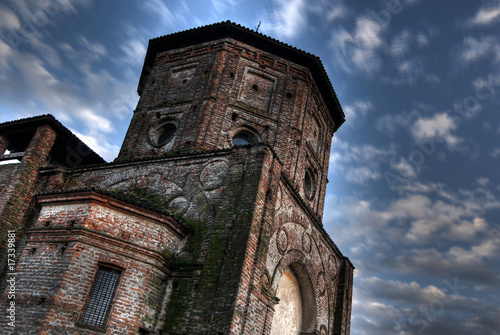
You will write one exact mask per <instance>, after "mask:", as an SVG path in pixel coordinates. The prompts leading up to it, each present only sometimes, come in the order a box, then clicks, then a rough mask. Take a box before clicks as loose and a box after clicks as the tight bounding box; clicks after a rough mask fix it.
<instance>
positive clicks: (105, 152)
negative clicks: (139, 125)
mask: <svg viewBox="0 0 500 335" xmlns="http://www.w3.org/2000/svg"><path fill="white" fill-rule="evenodd" d="M71 131H72V132H73V133H74V134H75V135H76V136H77V137H78V138H80V139H81V140H82V141H83V142H85V144H87V145H88V146H89V147H90V148H91V149H92V150H94V151H95V152H97V154H98V155H99V156H101V157H102V158H104V159H105V160H106V161H108V162H110V161H112V160H113V159H114V158H115V157H116V156H117V155H118V152H119V151H120V147H118V146H117V145H114V144H112V143H111V142H109V139H108V138H107V137H105V136H99V137H96V136H95V134H91V135H88V136H87V135H83V134H81V133H79V132H77V131H75V130H71Z"/></svg>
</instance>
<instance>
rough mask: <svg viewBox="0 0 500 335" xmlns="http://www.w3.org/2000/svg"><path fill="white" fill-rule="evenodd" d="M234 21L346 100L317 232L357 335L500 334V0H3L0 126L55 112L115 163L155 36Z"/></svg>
mask: <svg viewBox="0 0 500 335" xmlns="http://www.w3.org/2000/svg"><path fill="white" fill-rule="evenodd" d="M228 19H229V20H231V21H234V22H237V23H240V24H242V25H244V26H246V27H249V28H255V27H257V25H258V24H259V22H261V24H260V28H259V32H262V33H264V34H266V35H269V36H272V37H274V38H277V39H279V40H281V41H283V42H286V43H288V44H291V45H293V46H296V47H298V48H300V49H302V50H305V51H308V52H311V53H313V54H315V55H317V56H319V57H320V58H321V59H322V61H323V63H324V65H325V68H326V70H327V72H328V74H329V76H330V79H331V81H332V83H333V86H334V89H335V90H336V92H337V95H338V97H339V100H340V102H341V104H342V105H343V108H344V111H345V113H346V119H347V121H346V123H345V124H344V125H343V126H342V127H341V128H340V129H339V130H338V132H337V133H336V134H335V137H334V140H333V145H332V153H331V166H330V173H329V179H330V183H329V186H328V190H327V202H326V206H325V219H324V224H325V227H326V229H327V231H328V232H329V233H330V234H331V236H332V238H333V240H334V241H335V242H336V243H337V244H338V246H339V247H340V249H341V250H342V251H343V252H344V254H345V255H346V256H348V257H349V258H350V259H351V260H352V262H353V263H354V264H355V266H356V271H355V275H356V277H355V282H354V298H353V316H352V329H351V334H355V335H358V334H371V335H377V334H383V335H392V334H398V335H407V334H440V335H442V334H455V335H461V334H468V335H470V334H498V330H499V329H500V307H499V306H500V301H499V300H500V299H499V296H498V292H499V289H500V288H499V286H500V276H499V268H500V262H499V258H498V256H497V255H498V254H499V251H500V225H499V222H498V220H499V219H498V218H499V217H500V215H499V214H500V186H499V185H500V184H499V179H500V172H499V171H500V170H499V168H498V167H499V163H500V141H499V140H498V139H499V137H500V113H499V110H500V108H499V107H500V2H498V1H493V0H490V1H483V2H481V1H465V0H462V1H430V0H390V1H367V0H364V1H360V0H350V1H343V0H335V1H334V0H264V1H257V0H256V1H243V0H203V1H198V0H193V1H187V0H184V1H183V0H180V1H169V0H145V1H141V2H132V1H99V2H97V1H92V0H47V1H35V0H12V1H10V0H3V1H2V3H1V4H0V87H1V89H0V122H4V121H8V120H13V119H19V118H24V117H29V116H34V115H39V114H45V113H51V114H53V115H54V116H55V117H56V118H57V119H59V120H60V121H61V122H62V123H64V124H65V125H66V126H67V127H68V128H70V129H71V130H72V131H73V132H74V133H75V134H77V135H78V136H79V137H80V138H81V139H82V140H84V141H85V142H86V143H87V144H88V145H89V146H91V147H92V148H93V149H94V150H96V151H97V152H98V153H99V154H101V155H102V156H103V157H104V158H105V159H106V160H108V161H111V160H113V158H114V157H115V156H116V155H117V153H118V150H119V147H120V145H121V142H122V140H123V137H124V136H125V132H126V129H127V127H128V123H129V121H130V119H131V117H132V111H133V110H134V108H135V105H136V102H137V100H138V96H137V93H136V89H137V83H138V79H139V75H140V71H141V67H142V62H143V58H144V55H145V52H146V47H147V43H148V40H149V39H150V38H154V37H157V36H161V35H165V34H169V33H173V32H176V31H180V30H185V29H190V28H194V27H198V26H201V25H206V24H211V23H215V22H219V21H225V20H228Z"/></svg>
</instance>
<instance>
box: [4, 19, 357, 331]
mask: <svg viewBox="0 0 500 335" xmlns="http://www.w3.org/2000/svg"><path fill="white" fill-rule="evenodd" d="M138 92H139V95H140V100H139V102H138V105H137V108H136V110H135V111H134V115H133V117H132V120H131V123H130V127H129V129H128V132H127V134H126V136H125V140H124V142H123V145H122V148H121V150H120V153H119V155H118V157H117V158H116V159H115V161H114V162H111V163H105V162H104V161H103V160H102V159H101V158H100V157H98V156H97V155H96V154H95V153H94V152H92V151H91V150H90V149H88V148H87V147H86V146H85V145H84V144H83V143H81V142H80V141H79V140H78V139H76V138H75V137H74V136H73V135H72V134H71V133H70V132H69V131H68V130H67V129H66V128H64V126H62V125H61V124H60V123H58V122H57V121H56V120H55V119H53V117H51V116H41V117H36V118H31V119H25V120H19V121H13V122H9V123H5V124H0V150H1V151H0V153H4V152H5V150H9V151H10V154H9V155H4V156H3V158H2V159H3V160H6V159H8V158H16V159H19V160H20V163H19V164H11V165H4V166H1V165H0V173H1V175H0V191H1V194H0V217H1V218H2V226H1V229H2V230H1V235H0V237H1V241H2V247H3V248H4V249H3V253H4V254H5V241H6V238H7V231H8V230H16V236H17V241H18V243H17V253H16V255H17V259H16V261H17V282H16V297H15V299H14V301H15V304H16V322H15V324H14V326H15V327H14V328H13V327H12V325H13V324H12V323H11V324H8V319H7V318H6V317H3V314H2V313H3V312H4V311H5V310H6V309H7V307H8V306H9V304H10V303H11V301H13V299H10V298H9V297H8V294H7V291H8V287H7V288H6V291H5V292H6V293H5V294H4V295H3V297H2V305H1V306H0V308H1V310H0V318H3V319H2V320H1V323H0V332H1V333H2V334H101V333H106V334H137V333H140V334H280V333H281V334H289V333H293V334H349V328H350V310H351V299H352V274H353V269H354V267H353V266H352V264H351V263H350V262H349V260H348V259H347V258H346V257H344V256H343V255H342V253H341V252H340V251H339V250H338V248H337V247H336V245H335V244H334V242H333V241H332V240H331V238H330V237H329V236H328V234H327V233H326V232H325V230H324V229H323V225H322V222H321V220H322V216H323V208H324V200H325V190H326V185H327V182H328V180H327V175H328V164H329V157H330V143H331V139H332V136H333V133H334V132H335V131H336V130H337V129H338V127H339V126H340V125H341V124H342V122H343V121H344V115H343V113H342V110H341V107H340V104H339V102H338V101H337V98H336V96H335V93H334V91H333V89H332V87H331V84H330V81H329V79H328V76H327V75H326V72H325V70H324V68H323V66H322V64H321V62H320V60H319V59H318V58H317V57H315V56H313V55H310V54H308V53H306V52H303V51H300V50H298V49H295V48H293V47H291V46H288V45H286V44H283V43H281V42H279V41H276V40H274V39H272V38H269V37H266V36H264V35H262V34H258V33H256V32H254V31H251V30H249V29H246V28H244V27H241V26H239V25H236V24H234V23H230V22H223V23H218V24H215V25H211V26H205V27H201V28H197V29H193V30H189V31H185V32H180V33H176V34H172V35H167V36H163V37H160V38H157V39H153V40H151V41H150V44H149V47H148V52H147V55H146V60H145V64H144V68H143V72H142V75H141V78H140V82H139V89H138ZM26 138H29V139H30V140H29V141H28V140H26ZM5 263H6V262H4V264H5ZM5 270H6V269H4V274H5ZM7 272H8V271H7ZM106 276H108V277H106ZM4 277H5V275H4ZM102 278H116V280H115V279H113V280H114V281H111V279H102ZM287 278H291V279H287ZM103 280H108V282H106V283H107V284H102V283H103V282H102V281H103ZM286 280H292V282H294V283H296V286H297V287H298V289H297V290H298V291H297V292H298V293H297V294H296V295H295V296H294V297H291V296H290V297H289V296H284V295H283V294H285V293H283V291H280V289H279V288H280V287H281V286H284V285H286V283H285V282H286ZM5 283H6V282H5V278H4V280H3V285H4V286H3V287H5ZM106 289H107V290H108V291H109V292H108V291H106ZM96 292H97V293H96ZM106 292H107V293H106ZM99 294H101V295H102V297H101V298H99ZM96 297H97V298H96ZM99 299H100V300H99ZM106 299H107V300H106ZM96 302H97V303H96ZM96 306H97V307H96ZM297 311H299V312H297ZM292 312H293V313H295V314H293V315H294V316H293V318H292V317H291V316H290V315H291V314H290V313H292ZM5 315H7V314H5ZM89 315H90V316H89ZM290 318H292V319H290ZM89 320H90V321H89ZM96 320H97V321H96ZM273 324H274V328H273ZM282 324H285V325H286V326H285V327H289V328H279V329H278V328H277V327H278V326H276V325H282ZM279 327H282V326H279Z"/></svg>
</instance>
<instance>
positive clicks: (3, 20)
mask: <svg viewBox="0 0 500 335" xmlns="http://www.w3.org/2000/svg"><path fill="white" fill-rule="evenodd" d="M1 28H4V29H6V30H17V29H20V28H21V21H20V20H19V18H18V17H17V15H16V14H14V13H13V12H12V11H11V10H10V9H8V8H6V7H3V6H2V7H0V29H1Z"/></svg>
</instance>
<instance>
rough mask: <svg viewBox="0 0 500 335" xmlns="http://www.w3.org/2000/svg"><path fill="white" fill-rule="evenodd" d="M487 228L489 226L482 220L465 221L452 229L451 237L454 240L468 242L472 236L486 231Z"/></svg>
mask: <svg viewBox="0 0 500 335" xmlns="http://www.w3.org/2000/svg"><path fill="white" fill-rule="evenodd" d="M487 228H488V224H487V223H486V221H485V220H484V219H482V218H474V220H473V221H472V222H471V221H465V220H464V221H462V222H460V223H458V224H455V225H453V226H452V227H451V228H450V237H451V238H452V239H454V240H464V241H467V240H468V239H469V238H471V237H472V236H475V235H476V234H477V233H479V232H483V231H485V230H486V229H487Z"/></svg>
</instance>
